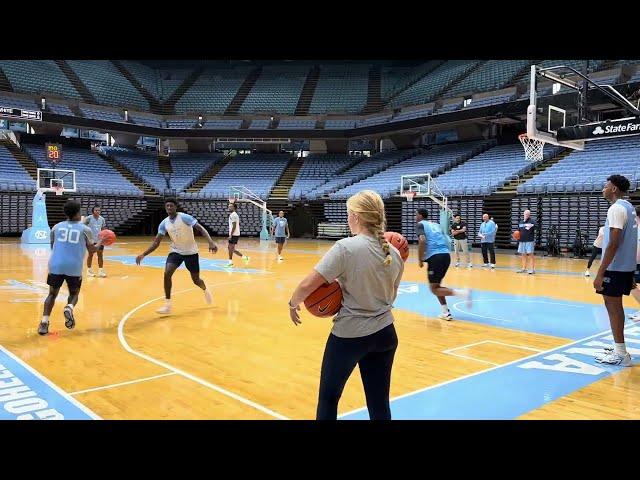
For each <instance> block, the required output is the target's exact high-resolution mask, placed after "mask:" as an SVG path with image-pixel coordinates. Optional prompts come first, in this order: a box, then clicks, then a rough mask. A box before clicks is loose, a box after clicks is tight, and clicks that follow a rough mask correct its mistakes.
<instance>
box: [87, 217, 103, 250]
mask: <svg viewBox="0 0 640 480" xmlns="http://www.w3.org/2000/svg"><path fill="white" fill-rule="evenodd" d="M84 224H85V225H88V226H89V228H90V229H91V233H93V241H94V243H95V242H97V241H98V238H99V235H100V231H101V230H102V229H103V228H104V227H105V225H106V222H105V220H104V217H103V216H102V215H100V216H99V217H98V218H96V217H94V216H93V214H91V215H89V216H88V217H85V219H84Z"/></svg>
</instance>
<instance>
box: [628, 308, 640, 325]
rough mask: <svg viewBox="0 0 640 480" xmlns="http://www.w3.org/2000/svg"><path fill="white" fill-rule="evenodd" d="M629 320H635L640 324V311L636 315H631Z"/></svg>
mask: <svg viewBox="0 0 640 480" xmlns="http://www.w3.org/2000/svg"><path fill="white" fill-rule="evenodd" d="M629 320H633V321H634V322H640V310H638V311H637V312H636V313H630V314H629Z"/></svg>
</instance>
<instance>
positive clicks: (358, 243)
mask: <svg viewBox="0 0 640 480" xmlns="http://www.w3.org/2000/svg"><path fill="white" fill-rule="evenodd" d="M347 211H348V221H349V228H350V229H351V232H352V233H353V234H354V235H355V236H354V237H350V238H344V239H342V240H340V241H338V242H336V243H335V244H334V246H333V247H332V248H331V249H330V250H329V251H328V252H327V253H326V254H325V255H324V257H323V258H322V260H320V262H319V263H318V264H317V265H316V266H315V268H314V270H313V271H312V272H311V273H310V274H309V275H308V276H307V277H306V278H305V279H304V280H303V281H302V282H301V283H300V285H298V287H297V288H296V290H295V292H294V293H293V296H292V297H291V300H290V301H289V309H290V314H291V320H292V321H293V323H294V324H295V325H298V324H299V323H301V321H300V316H299V314H298V311H299V310H300V306H299V305H300V303H302V302H303V301H304V300H305V299H306V298H307V297H308V296H309V295H310V294H311V293H312V292H314V291H315V290H316V289H317V288H318V287H320V286H321V285H323V284H325V283H331V282H333V281H334V280H336V279H337V280H338V282H339V283H340V286H341V287H342V295H343V300H342V307H341V308H340V311H339V312H338V314H337V315H336V317H335V318H334V321H333V322H334V323H333V328H332V330H331V334H330V335H329V339H328V340H327V344H326V346H325V351H324V357H323V360H322V371H321V374H320V392H319V396H318V409H317V414H316V418H317V419H318V420H335V419H336V418H337V414H338V401H339V400H340V397H341V395H342V391H343V389H344V386H345V384H346V383H347V380H348V379H349V376H350V375H351V372H352V371H353V369H354V368H355V366H356V364H357V365H358V366H359V368H360V375H361V377H362V383H363V386H364V391H365V395H366V397H367V408H368V409H369V418H371V419H372V420H389V419H391V410H390V408H389V388H390V384H391V368H392V366H393V358H394V355H395V351H396V348H397V346H398V337H397V336H396V331H395V328H394V326H393V314H392V313H391V308H392V306H393V302H394V300H395V298H396V295H397V292H398V286H399V285H400V279H401V278H402V272H403V270H404V263H403V261H402V258H401V256H400V253H399V252H398V250H397V249H396V248H395V247H393V246H392V245H390V244H389V243H388V242H387V241H386V240H385V238H384V230H385V226H386V217H385V211H384V203H383V202H382V198H380V195H378V194H377V193H376V192H374V191H372V190H364V191H362V192H359V193H357V194H356V195H354V196H352V197H351V198H349V200H348V201H347Z"/></svg>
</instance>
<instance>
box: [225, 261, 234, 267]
mask: <svg viewBox="0 0 640 480" xmlns="http://www.w3.org/2000/svg"><path fill="white" fill-rule="evenodd" d="M225 268H233V262H228V263H227V264H226V265H225Z"/></svg>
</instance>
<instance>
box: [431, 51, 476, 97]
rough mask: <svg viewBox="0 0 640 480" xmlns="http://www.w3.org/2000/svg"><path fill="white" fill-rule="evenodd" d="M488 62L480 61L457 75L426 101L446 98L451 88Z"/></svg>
mask: <svg viewBox="0 0 640 480" xmlns="http://www.w3.org/2000/svg"><path fill="white" fill-rule="evenodd" d="M487 62H488V60H480V61H478V63H477V64H476V65H475V66H473V67H471V68H470V69H469V70H467V71H466V72H463V73H461V74H460V75H458V76H457V77H456V78H454V79H453V80H452V81H451V82H449V84H448V85H445V86H444V87H443V88H441V89H440V91H438V92H437V93H436V94H435V95H433V96H432V97H431V98H429V99H427V101H433V100H435V99H437V98H440V97H442V98H447V92H448V91H449V90H451V89H452V88H453V87H455V86H456V85H457V84H459V83H460V82H461V81H462V80H464V79H465V78H467V77H468V76H469V75H471V74H472V73H473V72H475V71H476V70H478V69H479V68H480V67H481V66H483V65H484V64H485V63H487Z"/></svg>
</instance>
